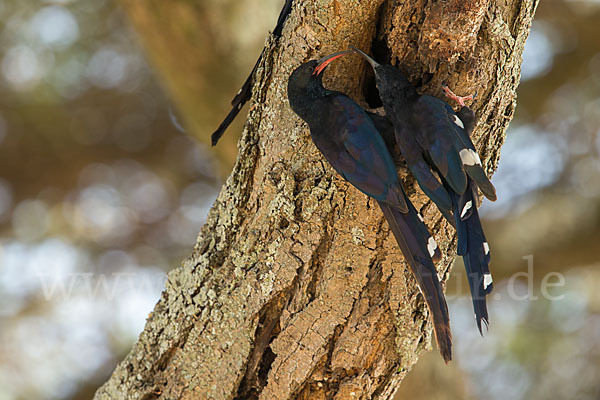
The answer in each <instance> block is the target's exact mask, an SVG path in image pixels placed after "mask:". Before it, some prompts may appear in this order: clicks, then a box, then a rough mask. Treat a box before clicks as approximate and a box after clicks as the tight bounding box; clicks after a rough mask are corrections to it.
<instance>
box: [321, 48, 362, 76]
mask: <svg viewBox="0 0 600 400" xmlns="http://www.w3.org/2000/svg"><path fill="white" fill-rule="evenodd" d="M352 52H353V51H352V50H344V51H338V52H336V53H332V54H329V55H327V56H325V57H323V58H321V59H320V60H319V61H318V63H317V66H316V67H315V70H314V71H313V75H319V74H320V73H321V72H323V70H324V69H325V68H327V66H328V65H329V64H330V63H331V62H333V61H335V60H336V59H338V58H340V57H343V56H344V55H346V54H349V53H352Z"/></svg>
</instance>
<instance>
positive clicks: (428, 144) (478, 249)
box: [353, 48, 496, 333]
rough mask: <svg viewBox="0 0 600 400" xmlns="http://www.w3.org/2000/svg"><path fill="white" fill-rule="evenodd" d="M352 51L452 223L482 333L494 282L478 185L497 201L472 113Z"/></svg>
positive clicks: (418, 174)
mask: <svg viewBox="0 0 600 400" xmlns="http://www.w3.org/2000/svg"><path fill="white" fill-rule="evenodd" d="M353 50H354V51H355V52H357V53H359V54H360V55H362V56H363V57H364V58H365V59H366V60H367V61H368V62H369V64H370V65H371V67H372V68H373V70H374V72H375V80H376V84H377V89H378V91H379V96H380V98H381V101H382V102H383V107H384V109H385V111H386V114H387V117H388V118H389V119H390V120H391V122H392V124H393V125H394V131H395V134H396V142H397V144H398V147H399V148H400V152H401V153H402V154H403V155H404V157H405V159H406V163H407V165H408V167H409V169H410V170H411V172H412V173H413V175H414V176H415V178H416V179H417V182H418V183H419V186H420V187H421V188H422V190H423V191H424V192H425V194H427V195H428V196H429V197H430V198H431V200H432V201H433V202H434V203H435V204H436V205H437V206H438V208H439V209H440V211H441V212H442V214H443V215H444V216H445V217H446V218H447V219H448V220H449V221H450V222H451V223H453V224H454V225H455V226H456V229H457V234H458V251H457V252H458V254H459V255H462V256H463V260H464V264H465V268H466V271H467V277H468V280H469V286H470V289H471V298H472V300H473V308H474V310H475V319H476V322H477V327H478V329H479V332H480V333H481V332H482V330H481V321H483V322H484V323H485V324H486V325H488V323H489V320H488V313H487V306H486V295H487V294H489V293H490V292H491V291H492V288H493V285H492V276H491V274H490V270H489V263H490V254H489V246H488V243H487V241H486V239H485V235H484V233H483V229H482V227H481V222H480V220H479V215H478V213H477V205H478V204H477V203H478V199H479V197H478V193H477V189H478V188H479V189H480V190H481V191H482V192H483V194H484V195H485V196H486V197H487V198H488V199H490V200H492V201H494V200H496V189H495V188H494V186H493V185H492V183H491V182H490V180H489V179H488V177H487V175H486V174H485V171H484V170H483V167H482V165H481V160H480V159H479V155H478V154H477V151H476V150H475V146H474V145H473V142H472V141H471V138H470V136H469V135H470V133H471V132H472V130H473V127H474V122H475V114H474V113H473V111H472V110H470V109H469V108H467V107H463V108H462V109H461V110H460V111H459V114H457V113H455V112H454V110H453V109H452V107H451V106H450V105H449V104H448V103H446V102H444V101H442V100H440V99H438V98H436V97H433V96H428V95H420V94H418V93H417V91H416V89H415V87H414V86H413V85H412V84H411V83H410V82H409V81H408V79H406V77H405V76H404V75H403V74H402V73H401V72H400V70H399V69H397V68H395V67H393V66H391V65H382V64H379V63H377V62H375V60H373V59H372V58H371V57H369V56H368V55H367V54H365V53H364V52H362V51H361V50H359V49H356V48H353ZM445 90H446V92H447V93H451V92H450V91H449V89H447V88H445ZM454 98H455V99H457V100H460V102H461V105H463V106H464V103H463V102H462V100H461V98H459V97H458V96H455V95H454ZM434 172H435V174H434ZM436 174H437V175H438V176H439V177H440V178H441V181H442V182H440V181H439V180H438V178H437V177H436ZM452 214H453V217H452V216H451V215H452Z"/></svg>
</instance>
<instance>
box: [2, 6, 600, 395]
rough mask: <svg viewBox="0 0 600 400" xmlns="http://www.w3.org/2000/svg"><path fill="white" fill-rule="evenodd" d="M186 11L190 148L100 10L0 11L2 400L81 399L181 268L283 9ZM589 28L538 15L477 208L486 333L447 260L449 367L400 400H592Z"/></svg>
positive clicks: (564, 15)
mask: <svg viewBox="0 0 600 400" xmlns="http://www.w3.org/2000/svg"><path fill="white" fill-rule="evenodd" d="M200 3H201V4H200V5H199V7H200V9H201V10H202V12H203V15H204V17H205V21H207V23H206V24H205V26H204V28H205V32H204V34H203V35H202V37H203V38H205V40H206V41H207V42H206V43H202V42H200V43H198V48H199V49H201V51H202V52H203V55H204V57H206V62H205V63H203V64H202V65H206V69H201V70H199V71H198V77H200V79H204V80H206V81H207V82H210V84H207V86H206V87H207V88H211V90H210V91H208V92H207V93H205V94H203V96H202V98H203V99H205V100H204V101H203V102H202V104H197V105H195V106H196V107H197V108H198V110H199V111H198V112H199V114H201V115H202V118H203V120H202V121H203V125H204V126H205V127H206V130H205V131H194V132H189V133H186V129H185V128H184V127H183V126H182V123H181V122H180V121H179V119H178V116H177V111H176V110H175V107H173V106H172V105H171V104H170V102H169V99H168V95H167V94H166V93H165V91H164V90H163V89H161V87H160V85H159V82H160V76H156V75H155V71H153V70H152V68H151V66H149V65H148V62H147V60H146V58H145V56H144V54H143V52H142V50H141V49H140V46H139V44H138V41H137V40H136V37H135V35H134V33H133V32H132V30H131V28H130V27H129V26H128V25H127V20H126V18H125V17H124V15H123V13H122V12H121V11H120V10H119V8H118V6H117V4H115V3H114V2H113V1H110V0H78V1H75V0H45V1H44V0H29V1H27V2H24V1H19V0H0V20H1V21H2V29H1V31H0V88H1V90H2V96H1V97H0V400H4V399H87V398H90V397H91V396H92V395H93V392H94V390H95V388H96V387H97V386H98V385H100V384H101V383H102V382H103V381H104V380H105V379H106V378H107V376H108V375H109V374H110V372H111V371H112V369H113V368H114V367H115V365H116V363H117V362H118V361H119V360H120V359H121V358H122V357H123V356H124V355H125V354H126V353H127V351H128V350H129V349H130V347H131V345H132V343H133V341H134V340H135V339H136V337H137V335H138V333H139V332H140V331H141V329H142V328H143V325H144V321H145V318H146V317H147V315H148V313H149V312H151V310H152V308H153V306H154V304H155V302H156V301H157V300H158V297H159V295H160V291H161V289H162V287H163V284H164V281H165V274H166V272H167V271H168V270H169V269H171V268H174V267H176V266H177V265H179V263H180V262H181V260H182V259H183V258H184V257H185V256H186V255H188V254H189V253H190V251H191V249H192V246H193V244H194V243H195V239H196V235H197V233H198V231H199V230H200V227H201V226H202V224H203V223H204V220H205V218H206V214H207V212H208V209H209V207H210V206H211V204H212V202H213V201H214V198H215V197H216V195H217V193H218V191H219V189H220V186H221V185H222V182H223V178H224V177H225V176H226V175H227V173H228V171H229V170H230V168H231V166H232V161H231V160H232V159H233V158H234V156H235V153H236V148H235V146H229V148H227V149H225V150H224V151H225V153H223V154H225V155H223V154H220V157H219V159H217V158H216V157H215V156H214V155H213V154H214V153H213V151H212V149H211V148H209V147H208V146H207V145H206V143H208V138H209V135H210V133H211V132H212V130H213V129H214V128H215V127H216V126H218V124H219V123H220V121H221V119H222V118H223V117H224V116H225V115H226V113H227V112H228V111H229V108H228V105H229V101H230V100H231V98H232V97H233V95H234V94H235V93H236V91H237V90H238V89H239V87H240V85H241V84H242V83H243V81H244V79H245V78H246V76H247V73H248V72H249V70H250V68H251V67H252V65H253V63H254V61H255V59H256V57H257V55H258V54H259V52H260V50H261V47H262V45H263V43H264V40H265V37H266V33H267V31H268V30H269V29H272V27H273V26H274V24H275V21H276V18H277V15H278V13H279V9H280V7H281V5H282V3H283V1H280V0H268V1H259V0H248V1H244V2H240V1H234V0H202V1H201V2H200ZM599 18H600V2H599V1H575V0H546V1H542V2H541V4H540V5H539V8H538V14H537V16H536V20H535V22H534V25H533V28H532V32H531V35H530V38H529V41H528V43H527V46H526V51H525V55H524V62H523V69H522V72H523V77H522V83H521V86H520V87H519V91H518V96H519V98H518V107H517V114H516V117H515V120H514V121H513V122H512V124H511V126H510V129H509V132H508V134H507V140H506V145H505V146H504V147H503V149H502V157H501V160H500V166H499V168H498V171H497V172H496V174H495V175H494V178H493V181H494V183H495V185H496V187H497V188H498V197H499V200H498V201H497V202H496V203H493V204H491V203H489V202H485V203H484V205H483V207H482V214H483V216H484V217H485V221H484V225H485V228H486V232H487V234H488V240H489V242H490V244H491V251H492V252H493V265H492V267H493V272H494V275H495V284H496V288H495V293H494V294H493V295H492V298H491V301H490V317H491V325H490V328H489V332H488V333H487V334H486V336H485V337H484V338H481V337H480V336H479V333H478V332H477V329H476V327H475V324H474V322H473V318H472V309H471V304H470V299H469V297H468V287H467V282H466V279H465V277H464V272H463V268H462V265H460V261H458V262H457V263H458V264H459V265H457V266H456V267H455V269H454V272H453V274H452V277H451V279H450V280H449V282H448V285H447V286H448V294H449V303H450V304H449V306H450V309H451V318H452V329H453V333H454V343H455V349H456V355H455V361H453V362H452V363H451V364H450V365H449V366H445V365H444V364H443V362H441V360H440V358H439V356H438V354H437V353H436V352H430V353H427V354H426V355H424V356H423V357H422V359H421V360H420V361H419V363H418V364H417V366H416V367H415V368H414V371H413V372H412V373H411V374H409V375H408V378H407V379H406V380H405V382H404V383H403V385H402V387H401V389H400V392H399V394H398V398H400V399H402V398H418V399H483V398H487V399H505V398H510V399H597V398H599V397H600V292H599V291H598V290H597V288H598V287H599V285H600V269H599V268H598V267H599V265H598V264H599V263H600V262H599V257H598V256H597V254H598V251H597V246H598V243H599V242H600V158H599V151H600V123H599V122H600V90H599V88H600V47H599V46H598V39H597V38H598V35H600V25H599V24H598V21H599V20H600V19H599ZM241 27H243V29H241ZM244 116H245V110H243V111H242V113H241V114H240V118H238V120H237V121H236V122H235V123H234V124H233V125H232V127H230V129H229V131H228V132H227V135H231V136H239V134H240V131H241V127H242V125H243V120H244ZM196 130H198V129H196ZM194 135H196V136H195V137H194Z"/></svg>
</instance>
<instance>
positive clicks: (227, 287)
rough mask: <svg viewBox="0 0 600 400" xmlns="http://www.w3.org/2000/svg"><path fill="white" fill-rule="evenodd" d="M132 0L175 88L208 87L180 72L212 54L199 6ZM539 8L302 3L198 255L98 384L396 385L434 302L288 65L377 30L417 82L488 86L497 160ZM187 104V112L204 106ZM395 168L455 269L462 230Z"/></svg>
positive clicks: (484, 124) (260, 92)
mask: <svg viewBox="0 0 600 400" xmlns="http://www.w3.org/2000/svg"><path fill="white" fill-rule="evenodd" d="M121 3H122V5H123V6H124V8H125V10H126V11H127V13H128V15H129V16H130V17H131V19H132V21H133V23H134V27H135V28H136V30H137V31H138V32H139V33H140V35H141V37H142V40H143V42H144V44H145V47H146V48H147V50H148V52H149V54H150V57H151V59H152V60H155V61H156V63H157V65H158V67H159V70H160V72H161V74H163V78H164V81H165V82H166V83H167V86H168V87H169V88H170V92H171V95H172V96H173V97H174V98H175V99H176V100H177V99H179V100H181V99H183V100H182V101H183V102H185V100H186V99H192V98H193V97H194V96H199V95H201V94H198V93H195V94H194V93H192V92H193V91H194V86H193V85H189V82H188V79H190V78H189V75H187V74H189V73H190V71H189V66H190V65H192V66H193V65H195V63H194V61H193V60H194V57H196V58H197V57H201V56H199V55H198V51H199V50H198V49H194V47H193V43H191V41H192V39H191V38H190V37H189V35H186V32H189V31H190V30H193V29H200V27H199V26H198V22H197V21H195V20H194V13H195V11H196V9H195V6H194V5H193V4H192V3H193V2H190V1H188V0H176V1H170V2H159V1H151V0H147V1H140V0H121ZM536 5H537V1H535V0H528V1H521V0H445V1H441V0H440V1H434V2H431V1H427V0H408V1H399V0H395V1H392V0H390V1H387V2H384V1H383V0H363V1H360V2H354V1H353V2H343V1H339V0H313V1H299V0H296V1H295V4H294V7H293V10H292V13H291V15H290V17H289V19H288V21H287V23H286V25H285V28H284V30H283V37H282V38H281V40H280V42H279V44H278V45H277V46H276V45H275V43H272V42H271V41H267V43H266V46H267V48H268V51H267V54H268V56H267V57H266V59H265V60H264V62H263V63H262V65H261V67H260V68H259V70H258V73H257V82H256V84H255V86H254V95H253V104H255V105H256V107H255V108H254V109H252V111H250V113H249V116H248V120H247V123H246V126H245V129H244V132H243V136H242V139H241V141H240V143H239V145H238V146H239V156H238V159H237V163H236V165H235V167H234V170H233V171H232V173H231V175H230V176H229V178H228V180H227V182H226V184H225V186H224V187H223V189H222V192H221V194H220V195H219V197H218V199H217V201H216V202H215V204H214V206H213V208H212V210H211V211H210V214H209V217H208V222H207V223H206V225H205V226H204V228H203V229H202V232H201V233H200V236H199V237H198V242H197V245H196V246H195V248H194V252H193V254H192V256H190V257H189V258H188V259H187V260H186V261H185V262H184V263H183V266H182V267H180V268H177V269H175V270H173V271H171V273H169V276H168V281H167V284H166V288H165V289H164V291H163V293H162V296H161V299H160V301H159V302H158V304H157V305H156V308H155V309H154V312H153V313H152V315H151V316H150V317H149V318H148V322H147V324H146V327H145V329H144V331H143V332H142V334H141V335H140V337H139V340H138V342H137V343H136V344H135V346H134V348H133V349H132V351H131V353H130V354H129V355H128V356H127V357H126V358H125V360H124V361H123V362H121V364H119V366H118V367H117V368H116V370H115V371H114V373H113V375H112V377H111V378H110V379H109V381H108V382H106V384H105V385H104V386H102V387H101V388H100V389H99V390H98V392H97V394H96V398H97V399H121V398H132V399H146V400H148V399H154V398H164V399H173V398H200V399H203V398H206V399H232V398H261V399H291V398H297V399H320V398H323V399H324V398H335V399H351V398H352V399H360V398H363V399H367V398H377V399H389V398H391V397H392V396H393V393H394V391H395V389H396V388H397V387H398V385H399V383H400V381H401V380H402V379H403V377H404V376H405V375H406V373H407V372H408V371H409V370H410V368H411V366H412V365H413V364H414V363H415V362H416V361H417V357H418V355H419V353H420V352H422V351H423V350H424V349H427V348H430V341H431V327H430V323H429V322H428V314H427V309H426V307H425V305H424V302H423V300H422V297H421V295H420V294H419V291H418V290H417V288H416V286H415V283H414V280H413V278H412V276H411V275H410V273H409V272H408V270H407V269H406V266H405V264H404V261H403V259H402V256H401V254H400V252H399V250H398V248H397V245H396V243H395V241H394V239H393V237H392V235H391V234H390V232H389V230H388V226H387V224H386V223H385V222H384V220H383V217H382V215H381V212H380V210H379V208H378V207H377V205H376V204H375V203H374V202H373V201H371V200H369V199H368V198H367V197H366V196H364V195H363V194H361V193H359V192H358V191H357V190H355V189H354V188H352V187H351V186H349V185H348V184H347V183H346V182H344V181H343V180H342V179H340V178H339V177H338V176H336V174H335V173H334V171H333V170H332V169H331V168H330V167H329V165H327V163H326V162H325V161H324V160H323V158H322V157H321V155H320V154H319V153H318V151H317V149H316V148H315V147H314V145H313V144H312V142H311V140H310V137H309V134H308V131H307V128H306V126H305V125H304V124H303V123H302V122H301V121H300V120H299V119H298V118H297V117H296V116H295V115H294V114H293V113H292V111H291V110H290V108H289V105H288V103H287V96H286V82H287V78H288V76H289V75H290V73H291V71H292V70H293V69H294V68H296V67H297V66H298V65H299V64H300V63H302V62H303V61H306V60H308V59H310V58H315V57H317V56H320V55H323V54H326V53H329V52H333V51H337V50H340V49H345V48H347V47H348V46H349V45H350V44H352V45H355V46H359V47H361V48H364V49H369V48H370V47H371V45H372V43H376V46H375V47H376V48H377V49H378V50H381V49H387V50H388V54H389V55H390V57H391V60H392V62H394V63H398V62H399V61H400V65H401V66H402V68H403V70H405V71H406V72H407V73H408V74H409V75H410V77H411V78H412V79H413V80H414V81H415V82H421V83H422V85H421V90H422V91H424V92H427V93H431V94H434V95H438V96H441V89H440V84H441V83H442V82H443V81H446V82H447V83H448V84H449V86H450V87H452V88H453V89H455V91H456V92H458V93H460V94H465V93H473V92H475V91H477V92H478V94H479V95H478V98H477V100H476V101H475V102H474V104H473V107H474V109H475V110H476V112H477V115H478V117H479V124H478V126H477V129H476V132H475V142H476V145H477V147H478V148H479V150H480V154H481V158H482V159H483V160H484V162H485V165H486V167H487V169H488V171H492V170H493V169H494V168H495V166H496V163H497V161H498V158H499V149H500V146H501V144H502V143H503V140H504V131H505V128H506V126H507V124H508V122H509V121H510V119H511V118H512V116H513V112H514V108H515V104H516V103H515V98H516V95H515V89H516V87H517V85H518V82H519V74H520V63H521V54H522V51H523V46H524V43H525V39H526V37H527V34H528V32H529V27H530V24H531V20H532V18H533V14H534V11H535V7H536ZM182 16H183V17H182ZM177 48H179V49H181V48H184V49H186V52H185V53H181V52H178V53H177V54H174V52H175V51H176V50H173V49H177ZM182 65H183V66H182ZM185 65H187V66H188V67H184V66H185ZM182 68H183V70H182ZM186 68H187V69H188V71H187V72H186V73H182V71H185V69H186ZM364 68H365V65H364V63H362V61H360V60H359V59H358V58H353V57H345V58H344V59H342V60H340V62H337V63H335V64H334V65H333V67H332V68H330V70H329V71H328V72H327V74H326V75H327V76H326V81H328V82H326V85H329V86H330V87H334V88H336V89H340V90H343V91H346V92H347V93H349V94H351V95H354V96H355V97H356V96H358V93H360V88H361V86H362V84H363V81H364V80H365V79H363V77H364V76H365V75H364V71H365V69H364ZM357 82H358V83H357ZM180 103H181V101H180ZM181 109H182V112H183V114H184V117H186V119H187V120H188V122H189V121H190V120H192V119H193V114H194V107H193V104H187V105H186V106H185V107H182V108H181ZM191 125H193V123H192V124H191ZM204 134H205V135H206V137H207V138H208V136H209V134H210V132H208V131H207V132H204ZM400 172H401V175H402V176H403V177H404V180H405V182H406V184H407V186H408V187H409V192H410V193H411V199H412V200H413V202H414V203H415V204H416V205H417V207H418V208H420V209H421V211H422V213H423V214H424V215H425V216H426V222H427V223H428V225H429V227H430V228H431V230H432V231H433V232H434V235H435V238H436V240H437V241H438V243H439V245H440V247H441V249H442V251H443V253H444V254H445V257H444V259H443V261H442V262H440V263H439V264H438V269H439V274H440V277H441V278H443V279H444V280H445V279H446V278H447V276H448V274H449V268H450V264H451V261H452V260H453V259H454V256H455V250H454V247H455V237H454V232H453V231H452V230H451V229H449V228H448V226H447V225H446V223H445V222H443V221H441V219H440V217H439V213H438V212H437V211H436V210H435V207H434V206H432V205H431V204H430V203H429V202H427V201H426V199H425V198H424V197H423V196H422V195H421V194H420V193H419V192H417V191H416V190H415V189H414V184H413V182H412V181H411V179H410V177H407V176H406V174H405V173H403V171H402V170H401V171H400ZM411 188H412V189H411ZM492 318H493V316H492ZM456 340H460V338H456ZM440 362H441V360H440Z"/></svg>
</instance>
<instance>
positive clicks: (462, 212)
mask: <svg viewBox="0 0 600 400" xmlns="http://www.w3.org/2000/svg"><path fill="white" fill-rule="evenodd" d="M471 207H473V202H472V201H471V200H469V201H467V202H466V203H465V206H464V207H463V209H462V211H461V213H460V217H461V218H462V217H464V216H465V215H467V211H469V210H470V209H471ZM484 246H485V245H484Z"/></svg>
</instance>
